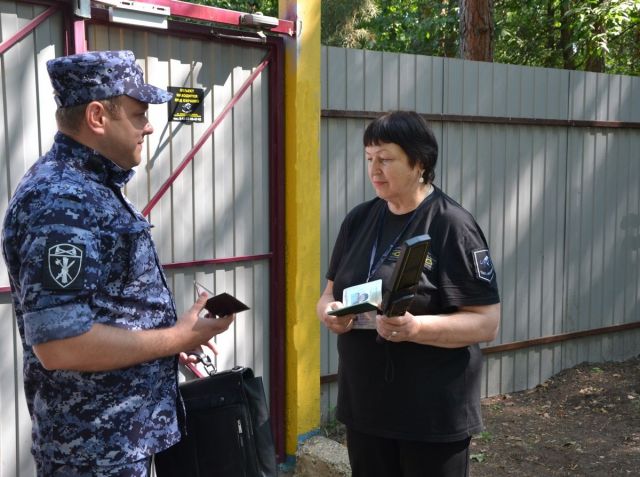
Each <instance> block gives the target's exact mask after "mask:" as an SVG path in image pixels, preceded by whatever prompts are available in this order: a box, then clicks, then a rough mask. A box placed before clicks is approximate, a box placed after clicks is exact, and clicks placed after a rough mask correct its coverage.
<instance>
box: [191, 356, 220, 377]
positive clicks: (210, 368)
mask: <svg viewBox="0 0 640 477" xmlns="http://www.w3.org/2000/svg"><path fill="white" fill-rule="evenodd" d="M187 355H189V356H195V357H196V358H198V362H200V363H202V366H203V367H204V370H205V372H206V373H207V374H206V375H208V376H213V375H214V374H216V373H217V372H218V370H217V369H216V365H215V364H213V361H211V358H210V357H209V355H208V354H206V353H205V352H204V351H202V350H193V351H189V352H188V353H187ZM186 367H187V368H189V370H190V371H191V372H192V373H193V374H194V375H195V376H196V377H197V378H204V377H205V375H204V374H202V373H201V372H200V370H199V369H198V368H197V366H196V365H195V363H187V364H186Z"/></svg>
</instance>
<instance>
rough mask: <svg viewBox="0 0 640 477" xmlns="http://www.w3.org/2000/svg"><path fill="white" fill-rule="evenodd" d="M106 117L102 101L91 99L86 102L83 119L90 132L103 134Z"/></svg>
mask: <svg viewBox="0 0 640 477" xmlns="http://www.w3.org/2000/svg"><path fill="white" fill-rule="evenodd" d="M108 119H109V118H108V114H107V110H106V108H105V107H104V105H103V104H102V103H100V102H98V101H91V102H90V103H89V104H87V108H86V109H85V110H84V121H85V124H86V125H87V127H88V128H89V130H90V131H91V132H93V133H94V134H98V135H104V133H105V130H104V128H105V126H106V123H107V121H108Z"/></svg>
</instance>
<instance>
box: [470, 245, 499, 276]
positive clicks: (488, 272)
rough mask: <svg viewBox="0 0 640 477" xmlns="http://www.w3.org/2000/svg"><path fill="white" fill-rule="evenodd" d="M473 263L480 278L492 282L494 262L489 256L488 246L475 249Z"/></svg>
mask: <svg viewBox="0 0 640 477" xmlns="http://www.w3.org/2000/svg"><path fill="white" fill-rule="evenodd" d="M473 263H474V265H475V269H476V276H477V277H478V278H479V279H480V280H484V281H485V282H489V283H491V280H493V275H494V273H495V271H494V269H493V262H492V261H491V257H490V256H489V250H488V249H486V248H483V249H480V250H474V251H473Z"/></svg>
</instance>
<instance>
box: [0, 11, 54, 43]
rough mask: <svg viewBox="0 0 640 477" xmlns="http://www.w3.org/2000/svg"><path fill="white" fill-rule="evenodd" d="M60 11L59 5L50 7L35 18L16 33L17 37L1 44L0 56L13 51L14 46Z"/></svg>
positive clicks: (12, 37) (14, 36)
mask: <svg viewBox="0 0 640 477" xmlns="http://www.w3.org/2000/svg"><path fill="white" fill-rule="evenodd" d="M59 10H60V8H59V7H58V6H57V5H52V6H50V7H49V8H47V9H46V10H45V11H44V12H42V13H41V14H40V15H38V16H37V17H35V18H34V19H33V20H31V21H30V22H29V23H27V24H26V25H25V26H24V27H22V28H21V29H20V30H18V31H17V32H16V33H15V35H13V36H11V37H10V38H8V39H7V40H5V41H3V42H2V43H0V55H3V54H4V53H5V52H6V51H8V50H9V49H11V47H12V46H13V45H15V44H16V43H18V42H19V41H20V40H22V39H23V38H24V37H26V36H27V35H28V34H29V33H31V32H32V31H33V30H35V29H36V28H37V27H38V26H39V25H40V24H41V23H42V22H44V21H45V20H46V19H47V18H49V17H50V16H51V15H53V14H54V13H57V12H58V11H59Z"/></svg>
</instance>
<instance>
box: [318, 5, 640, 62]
mask: <svg viewBox="0 0 640 477" xmlns="http://www.w3.org/2000/svg"><path fill="white" fill-rule="evenodd" d="M458 5H459V2H458V0H323V2H322V28H323V30H322V41H323V43H324V44H326V45H333V46H343V47H352V48H367V49H372V50H381V51H395V52H405V53H419V54H425V55H432V56H445V57H452V56H456V55H457V52H458V45H459V40H458V35H459V15H458V14H459V7H458ZM494 23H495V38H494V60H495V61H496V62H500V63H509V64H519V65H529V66H543V67H548V68H567V69H581V70H589V71H603V72H608V73H618V74H635V75H638V74H640V2H639V1H638V0H494Z"/></svg>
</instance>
